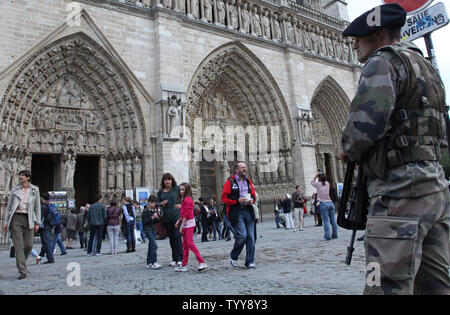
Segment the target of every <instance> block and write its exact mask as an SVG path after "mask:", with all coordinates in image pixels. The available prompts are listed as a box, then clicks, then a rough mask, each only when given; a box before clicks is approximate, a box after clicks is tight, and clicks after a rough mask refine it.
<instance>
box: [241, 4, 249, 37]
mask: <svg viewBox="0 0 450 315" xmlns="http://www.w3.org/2000/svg"><path fill="white" fill-rule="evenodd" d="M241 11H242V28H241V31H242V32H244V33H247V34H248V33H250V23H251V18H250V12H248V10H247V3H244V5H243V7H242V10H241Z"/></svg>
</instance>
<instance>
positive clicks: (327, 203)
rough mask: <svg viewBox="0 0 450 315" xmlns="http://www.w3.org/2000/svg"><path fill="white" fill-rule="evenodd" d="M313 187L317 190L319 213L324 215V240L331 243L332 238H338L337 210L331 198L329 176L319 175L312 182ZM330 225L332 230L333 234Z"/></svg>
mask: <svg viewBox="0 0 450 315" xmlns="http://www.w3.org/2000/svg"><path fill="white" fill-rule="evenodd" d="M317 178H319V180H318V181H316V180H317ZM311 185H313V186H314V187H315V188H317V200H319V202H320V204H319V211H320V214H321V215H322V222H323V229H324V231H325V235H324V239H325V240H327V241H329V240H330V239H332V238H337V237H338V234H337V224H336V214H335V212H336V209H335V208H334V204H333V201H332V200H331V198H330V183H329V182H328V181H327V175H326V174H324V173H317V175H316V177H314V179H313V180H312V182H311ZM330 223H331V228H332V231H331V233H330ZM330 234H331V235H330Z"/></svg>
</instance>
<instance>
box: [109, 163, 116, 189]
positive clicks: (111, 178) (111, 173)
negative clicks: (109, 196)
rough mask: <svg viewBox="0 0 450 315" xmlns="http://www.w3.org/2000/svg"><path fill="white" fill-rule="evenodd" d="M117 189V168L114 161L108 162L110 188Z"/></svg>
mask: <svg viewBox="0 0 450 315" xmlns="http://www.w3.org/2000/svg"><path fill="white" fill-rule="evenodd" d="M114 187H116V168H115V167H114V160H109V161H108V188H114Z"/></svg>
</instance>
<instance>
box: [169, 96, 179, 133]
mask: <svg viewBox="0 0 450 315" xmlns="http://www.w3.org/2000/svg"><path fill="white" fill-rule="evenodd" d="M181 115H182V112H181V105H180V104H179V100H178V101H177V99H176V97H175V96H172V98H171V99H169V109H168V111H167V133H168V135H169V136H170V137H176V138H178V137H180V129H179V127H181Z"/></svg>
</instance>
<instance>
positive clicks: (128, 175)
mask: <svg viewBox="0 0 450 315" xmlns="http://www.w3.org/2000/svg"><path fill="white" fill-rule="evenodd" d="M130 188H133V166H132V165H131V160H127V161H126V162H125V189H130Z"/></svg>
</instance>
